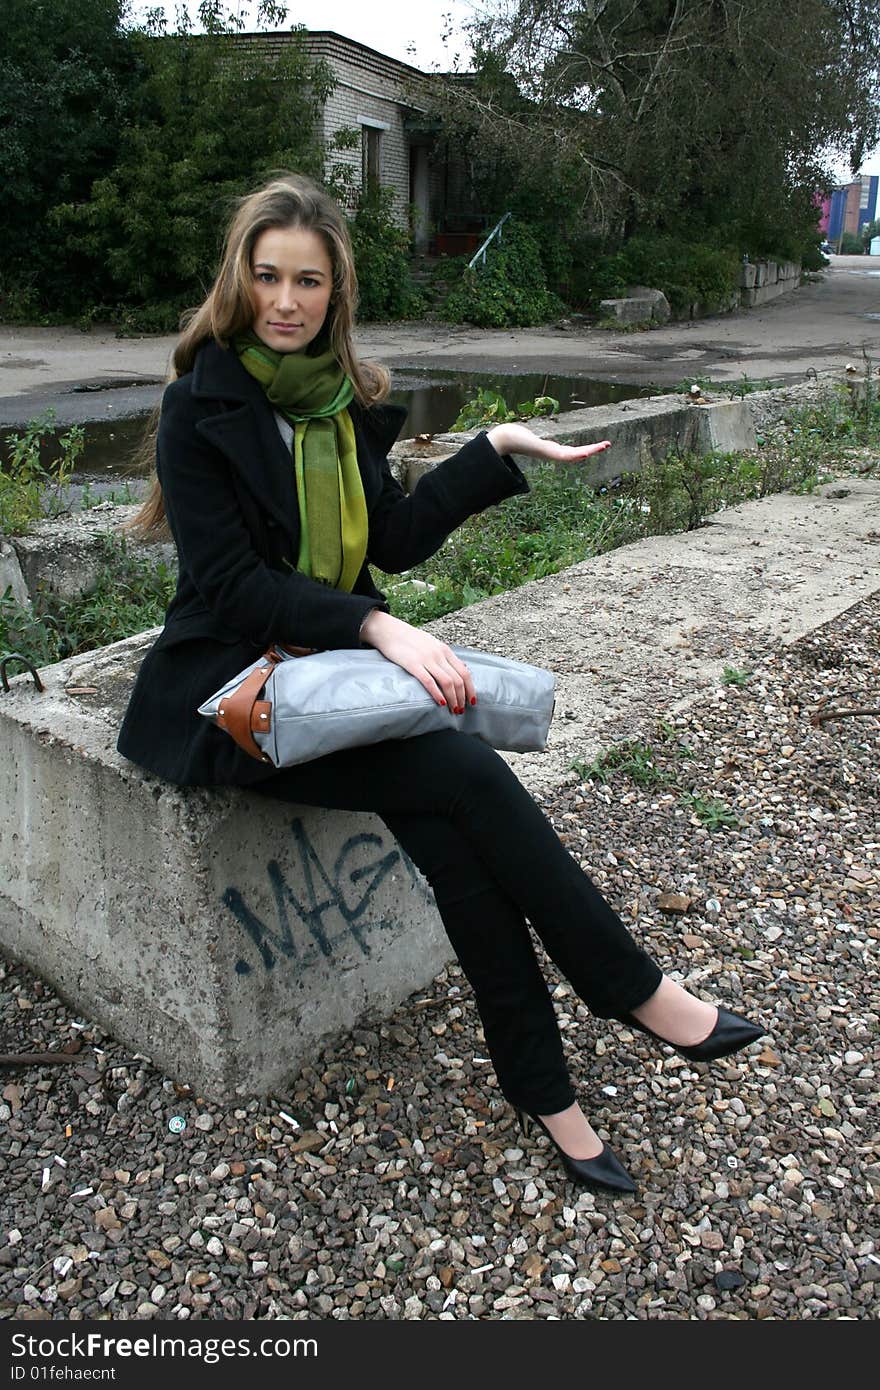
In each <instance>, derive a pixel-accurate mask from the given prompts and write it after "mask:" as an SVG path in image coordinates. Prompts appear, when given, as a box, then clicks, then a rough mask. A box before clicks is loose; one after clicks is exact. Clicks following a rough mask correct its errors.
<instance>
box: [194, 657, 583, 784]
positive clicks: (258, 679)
mask: <svg viewBox="0 0 880 1390" xmlns="http://www.w3.org/2000/svg"><path fill="white" fill-rule="evenodd" d="M452 650H453V651H454V652H455V654H456V656H458V657H460V658H461V660H462V661H464V662H465V664H466V665H467V666H468V667H469V668H470V670H471V672H472V674H473V678H474V685H475V687H476V691H477V703H476V705H468V706H466V708H465V712H464V714H460V715H456V714H452V713H451V712H450V710H449V709H448V707H446V706H444V705H438V704H437V703H436V702H435V701H434V700H433V699H432V698H431V696H430V695H429V694H428V692H427V691H426V690H425V688H424V686H422V685H421V684H420V683H419V681H417V680H416V678H415V676H412V675H410V673H409V672H408V671H404V670H403V668H402V667H401V666H397V665H395V663H394V662H393V661H388V660H387V658H386V657H384V656H383V655H382V653H381V652H377V651H375V650H374V649H372V648H369V649H364V648H351V649H349V648H342V649H339V650H336V651H326V652H313V653H309V654H308V655H302V656H300V655H294V654H292V653H289V652H287V651H285V650H284V649H283V648H280V647H274V648H272V649H271V650H270V651H268V652H267V653H266V654H265V656H263V657H261V658H260V660H259V661H254V662H252V663H251V665H250V666H246V667H245V669H244V670H243V671H240V672H239V673H238V675H237V676H234V677H233V679H232V680H230V681H227V682H226V684H225V685H224V686H223V687H222V688H221V689H220V690H218V691H217V692H216V694H214V695H212V696H211V698H210V699H209V700H206V701H205V702H204V704H202V705H199V714H203V715H204V716H205V718H206V719H212V720H213V721H214V722H215V724H217V725H219V727H220V728H222V729H225V730H226V732H227V733H229V734H230V735H231V736H232V737H233V738H234V739H235V741H236V743H238V745H239V747H241V748H243V749H244V751H245V752H246V753H249V754H250V755H251V756H252V757H254V758H259V759H260V761H261V762H267V763H274V765H275V766H276V767H294V766H295V765H296V764H297V763H307V762H311V761H312V759H313V758H321V757H324V755H325V754H327V753H335V752H337V751H338V750H339V749H341V748H358V747H361V746H363V745H364V744H368V743H380V742H381V741H382V740H383V739H392V738H393V739H400V738H414V737H415V736H416V735H417V734H425V733H432V732H434V731H436V730H438V729H455V730H458V731H460V732H461V733H465V734H475V735H476V736H477V737H478V738H481V739H483V740H484V741H485V742H486V743H490V744H491V745H492V746H493V748H502V749H506V750H508V751H510V752H517V753H531V752H537V751H540V750H541V749H543V748H545V747H546V744H547V733H548V730H549V728H550V720H551V718H552V716H553V703H554V693H555V685H556V678H555V676H554V675H553V673H552V672H551V671H545V670H543V668H541V667H539V666H529V665H527V664H526V663H525V662H522V661H510V660H508V659H507V658H506V657H503V656H491V655H489V653H487V652H477V651H472V650H470V649H469V648H467V647H453V648H452Z"/></svg>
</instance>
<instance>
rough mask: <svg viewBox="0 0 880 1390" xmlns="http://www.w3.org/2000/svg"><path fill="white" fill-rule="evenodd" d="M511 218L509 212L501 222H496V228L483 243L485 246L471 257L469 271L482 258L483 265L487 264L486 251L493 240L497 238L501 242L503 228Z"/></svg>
mask: <svg viewBox="0 0 880 1390" xmlns="http://www.w3.org/2000/svg"><path fill="white" fill-rule="evenodd" d="M509 216H510V213H509V212H506V213H505V214H504V216H503V217H502V218H501V220H500V222H496V223H495V226H494V227H493V228H492V230H491V232H490V233H489V235H488V236H487V237H486V240H485V241H484V242H483V244H482V246H481V247H480V249H479V251H475V252H474V254H473V256H471V259H470V260H469V261H468V270H472V269H473V267H474V266H475V265H476V263H477V261H478V260H480V258H481V257H482V261H483V265H485V264H486V250H487V248H488V246H489V245H490V243H491V242H492V240H493V238H494V237H496V236H497V238H498V240H499V241H500V240H501V228H502V227H503V226H504V224H505V222H506V221H507V219H508V217H509Z"/></svg>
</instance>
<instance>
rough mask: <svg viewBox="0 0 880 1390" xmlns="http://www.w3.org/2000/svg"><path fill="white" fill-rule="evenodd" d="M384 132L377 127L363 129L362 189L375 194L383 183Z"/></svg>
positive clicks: (364, 127) (368, 126)
mask: <svg viewBox="0 0 880 1390" xmlns="http://www.w3.org/2000/svg"><path fill="white" fill-rule="evenodd" d="M381 140H382V132H381V130H379V129H377V128H376V126H371V125H365V126H362V127H361V149H362V153H363V170H362V179H361V183H362V187H363V188H364V189H365V190H366V191H368V192H373V191H375V189H377V188H378V187H379V184H380V183H381V182H382V156H381V149H382V146H381Z"/></svg>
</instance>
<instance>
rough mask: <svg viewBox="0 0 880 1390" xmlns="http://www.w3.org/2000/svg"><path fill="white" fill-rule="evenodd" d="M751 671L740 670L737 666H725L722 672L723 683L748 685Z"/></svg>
mask: <svg viewBox="0 0 880 1390" xmlns="http://www.w3.org/2000/svg"><path fill="white" fill-rule="evenodd" d="M751 675H752V673H751V671H740V670H738V669H737V667H736V666H725V668H724V670H723V671H722V673H721V684H722V685H746V684H747V683H748V681H749V680H750V679H751Z"/></svg>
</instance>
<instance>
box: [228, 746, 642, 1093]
mask: <svg viewBox="0 0 880 1390" xmlns="http://www.w3.org/2000/svg"><path fill="white" fill-rule="evenodd" d="M253 790H254V791H258V792H260V793H261V794H262V795H265V796H269V797H277V798H280V799H281V800H283V801H289V802H295V803H297V802H298V803H300V804H303V805H309V806H322V807H327V808H331V809H335V810H345V811H375V812H377V813H378V815H379V816H380V817H381V819H382V820H383V821H384V822H385V824H386V825H387V826H388V828H389V830H390V831H391V833H392V834H393V835H394V836H395V838H396V839H397V840H398V842H399V843H400V844H401V845H402V847H403V848H404V850H405V851H406V853H407V854H408V855H409V856H410V858H411V859H412V860H413V862H414V863H415V864H416V865H417V866H418V867H419V869H420V870H421V871H422V873H423V874H424V875H425V877H426V878H427V880H428V882H429V883H430V885H431V887H432V889H433V891H434V897H435V899H436V902H437V908H438V910H439V912H440V916H441V918H442V920H443V925H444V927H445V929H446V932H447V934H448V936H449V940H450V942H451V944H452V947H453V950H454V951H455V954H456V956H457V957H458V960H459V962H460V963H461V967H462V970H463V971H464V973H465V975H466V976H467V978H468V980H469V981H470V983H471V985H472V987H473V990H474V994H475V996H476V1002H477V1008H478V1009H479V1012H480V1017H481V1019H482V1022H483V1030H484V1033H485V1037H486V1046H487V1048H488V1050H489V1054H490V1056H491V1058H492V1062H493V1065H494V1067H495V1073H496V1076H497V1077H498V1084H499V1085H500V1087H501V1089H502V1091H503V1092H504V1094H505V1096H506V1097H507V1099H508V1100H509V1101H510V1102H511V1103H512V1104H513V1105H516V1106H520V1107H522V1108H523V1109H525V1110H528V1111H531V1112H532V1113H533V1114H534V1113H537V1114H542V1115H548V1114H554V1113H555V1112H556V1111H558V1110H564V1109H566V1107H567V1106H569V1105H571V1104H572V1102H573V1100H574V1091H573V1089H572V1085H571V1081H570V1079H569V1075H568V1071H567V1068H566V1064H565V1058H564V1056H563V1050H562V1039H561V1037H560V1035H559V1029H558V1026H557V1023H556V1015H555V1012H554V1009H553V1003H552V1000H551V998H550V994H549V991H548V988H547V984H546V982H545V980H544V976H543V974H542V973H541V969H540V966H539V964H538V960H537V957H536V955H535V951H534V947H533V945H532V940H531V936H530V933H529V927H528V925H527V920H526V919H528V922H529V923H531V926H532V927H533V928H534V930H535V932H536V933H537V935H538V936H539V937H540V939H541V941H542V942H543V944H544V946H545V948H546V950H547V953H548V955H549V956H550V958H551V960H553V961H554V963H555V964H556V965H557V966H558V967H559V969H560V970H561V972H562V973H563V975H565V976H566V977H567V979H568V980H569V982H570V984H571V985H572V987H573V988H574V989H575V991H576V992H577V993H578V994H579V995H580V997H581V999H582V1000H583V1001H584V1003H585V1004H586V1005H587V1007H588V1008H589V1009H590V1010H591V1012H592V1013H594V1014H597V1015H598V1016H599V1017H601V1018H611V1017H614V1016H615V1015H617V1014H620V1013H623V1012H628V1011H629V1010H631V1009H633V1008H636V1007H637V1006H638V1005H639V1004H642V1003H644V1001H645V1000H646V999H648V998H649V997H650V996H651V995H652V994H653V993H654V991H655V990H656V989H657V987H658V985H659V983H660V980H661V971H660V969H659V967H658V966H657V965H656V964H655V962H654V961H653V960H652V959H651V958H650V956H648V955H647V954H646V953H645V952H644V951H643V950H641V949H640V948H639V947H638V946H637V945H636V943H635V942H634V941H633V939H632V937H631V936H630V934H629V932H628V931H627V930H626V928H625V927H624V925H623V923H622V922H621V921H620V918H619V917H618V916H617V914H616V913H615V912H614V911H613V910H612V908H611V907H610V906H609V904H608V903H607V902H606V901H605V899H604V898H603V897H602V895H601V894H600V893H599V891H598V890H597V889H596V887H595V886H594V884H593V883H592V882H591V880H590V879H589V878H588V877H587V875H586V874H585V873H584V872H583V871H582V870H581V869H580V868H579V867H578V865H577V864H576V863H575V861H574V859H572V857H571V855H570V854H569V853H568V851H567V850H566V849H565V848H564V846H563V845H562V844H561V842H560V840H559V838H558V836H557V834H556V832H555V831H554V829H553V827H552V826H551V825H550V822H549V821H548V820H547V818H546V817H545V816H544V815H543V813H542V812H541V810H540V808H539V807H538V806H537V805H536V804H535V802H534V801H533V800H532V798H531V797H530V796H529V794H528V792H527V791H526V789H525V788H524V787H523V785H522V783H521V782H520V781H519V780H518V778H517V777H516V776H515V775H514V773H513V772H512V771H511V769H510V768H509V767H508V765H507V763H506V762H505V761H504V759H503V758H502V757H500V756H499V754H497V753H496V752H495V751H494V749H492V748H490V747H489V746H488V745H487V744H485V743H483V742H482V741H481V740H479V739H476V738H473V737H471V736H470V735H468V734H459V733H455V732H453V731H449V732H443V733H437V734H423V735H421V736H420V737H418V738H412V739H405V740H394V741H388V742H385V743H379V744H373V745H372V746H370V747H368V748H357V749H346V750H345V751H343V752H341V753H334V754H332V755H330V756H329V757H326V758H320V759H318V760H316V761H315V762H312V763H304V764H302V765H301V766H299V767H292V768H284V769H281V770H280V771H279V772H278V773H277V774H275V775H273V776H270V777H268V778H267V779H266V781H265V782H261V783H259V784H258V785H257V786H256V787H254V788H253Z"/></svg>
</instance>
